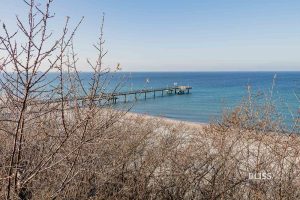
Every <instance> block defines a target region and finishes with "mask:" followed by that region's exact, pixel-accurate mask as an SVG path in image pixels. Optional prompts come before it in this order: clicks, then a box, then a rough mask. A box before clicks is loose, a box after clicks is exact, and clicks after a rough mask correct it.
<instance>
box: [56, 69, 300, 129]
mask: <svg viewBox="0 0 300 200" xmlns="http://www.w3.org/2000/svg"><path fill="white" fill-rule="evenodd" d="M275 74H276V79H275V87H274V90H273V94H274V95H273V101H274V102H275V104H276V107H277V109H278V111H279V113H281V114H282V116H283V118H284V120H285V121H286V122H287V123H288V124H291V122H292V121H293V117H292V116H296V115H297V114H298V110H299V106H300V102H299V101H298V100H297V98H296V96H295V94H298V95H299V96H300V72H278V73H275V72H134V73H129V72H122V73H116V74H114V78H113V79H112V81H111V82H110V85H109V87H106V88H108V89H107V90H106V92H109V90H110V89H109V88H113V87H114V86H115V85H116V84H117V83H120V80H123V81H122V84H121V85H122V87H121V88H119V91H122V90H123V91H128V90H135V89H144V88H147V89H149V88H161V87H166V86H173V85H174V82H176V83H177V85H189V86H192V87H193V89H192V90H191V92H190V94H185V95H170V96H168V95H165V96H164V97H161V96H160V93H159V92H158V93H156V98H153V94H148V95H147V100H145V99H144V95H141V96H140V97H139V100H138V101H134V99H133V98H132V99H129V100H131V101H130V102H128V103H126V104H124V103H123V102H124V99H123V97H120V99H118V101H119V103H118V105H117V106H123V105H128V106H131V105H133V107H132V109H131V111H132V112H137V113H143V114H149V115H154V116H163V117H167V118H171V119H177V120H185V121H191V122H200V123H206V122H209V121H210V120H212V119H215V118H218V117H219V116H220V114H221V113H222V111H223V110H225V109H232V108H234V107H235V106H237V105H239V103H240V102H241V101H242V99H243V97H246V96H247V87H248V85H249V86H251V88H252V90H253V92H254V93H255V92H261V93H267V94H269V93H270V90H271V88H272V82H273V78H274V75H275ZM52 75H53V74H52ZM80 76H81V78H82V80H83V82H84V86H85V87H88V86H89V84H88V80H89V78H90V77H91V73H86V72H84V73H83V72H82V73H81V74H80ZM147 80H148V81H147ZM132 97H134V96H133V95H132ZM127 100H128V97H127Z"/></svg>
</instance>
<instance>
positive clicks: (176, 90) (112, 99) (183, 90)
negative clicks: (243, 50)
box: [1, 86, 192, 108]
mask: <svg viewBox="0 0 300 200" xmlns="http://www.w3.org/2000/svg"><path fill="white" fill-rule="evenodd" d="M191 89H192V87H191V86H176V87H165V88H154V89H152V88H151V89H141V90H132V91H126V92H113V93H101V94H99V95H97V96H95V97H94V98H93V101H94V102H98V103H99V105H100V104H101V102H102V101H105V102H106V103H113V104H115V103H117V102H118V99H120V102H127V101H128V100H129V96H133V97H134V100H138V99H139V97H140V96H142V97H143V98H144V99H147V98H155V97H156V96H161V97H163V96H166V95H168V96H169V95H171V94H176V95H182V94H189V93H190V90H191ZM120 97H123V98H120ZM122 99H123V101H122ZM64 101H65V102H67V104H70V105H71V104H72V102H75V101H76V102H77V103H79V104H81V106H84V105H85V104H86V102H89V101H90V97H88V96H81V97H76V98H65V99H64ZM60 102H61V99H60V98H56V99H51V100H40V101H34V102H31V103H30V105H39V104H56V103H60ZM71 107H72V106H71ZM1 108H6V106H3V107H1Z"/></svg>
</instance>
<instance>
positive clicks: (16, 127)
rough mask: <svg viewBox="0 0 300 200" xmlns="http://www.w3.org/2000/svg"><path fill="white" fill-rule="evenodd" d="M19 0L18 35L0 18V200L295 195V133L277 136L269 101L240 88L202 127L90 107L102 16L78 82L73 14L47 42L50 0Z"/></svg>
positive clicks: (97, 79)
mask: <svg viewBox="0 0 300 200" xmlns="http://www.w3.org/2000/svg"><path fill="white" fill-rule="evenodd" d="M25 3H26V5H27V6H28V8H29V11H28V20H27V21H26V22H22V21H21V20H20V19H18V18H17V23H18V27H19V32H18V33H12V34H10V33H9V32H8V31H7V28H6V26H5V25H4V26H3V30H4V31H3V34H2V35H0V49H1V53H0V55H1V57H0V59H1V60H0V62H1V63H0V64H1V66H2V67H1V68H2V71H1V97H0V105H1V108H0V141H1V143H0V198H1V199H23V200H25V199H299V198H300V191H299V189H298V188H299V184H300V176H299V173H300V170H299V166H300V165H299V164H300V163H299V158H300V155H299V153H300V138H299V136H298V135H297V134H294V133H289V134H282V133H283V132H284V129H283V128H282V122H281V120H280V118H279V117H278V116H277V115H276V111H275V109H274V105H273V104H272V101H270V100H267V101H265V102H264V103H262V102H261V100H257V98H258V97H256V96H255V95H253V94H251V93H250V92H249V97H248V98H245V100H244V101H243V102H242V103H241V105H240V106H238V107H237V108H236V109H235V110H234V111H233V112H228V113H224V115H223V118H222V120H220V121H216V122H212V123H211V124H209V125H207V126H203V127H201V126H200V125H199V126H197V125H190V124H187V123H175V122H169V121H167V120H161V119H159V118H149V117H142V116H139V115H132V114H127V111H128V110H127V109H124V110H123V111H121V110H114V109H110V108H109V107H108V105H109V104H108V103H105V102H104V105H105V106H103V104H102V105H99V97H98V96H97V94H101V93H102V92H103V91H104V90H105V88H106V86H107V85H108V84H109V76H108V73H109V72H110V71H111V70H110V69H107V68H105V66H104V65H103V57H104V56H105V55H106V51H105V50H104V49H103V44H104V40H103V21H102V26H101V29H100V37H99V41H98V43H97V45H95V48H96V51H97V53H98V57H97V59H96V60H95V61H94V62H92V61H90V60H89V61H88V64H89V66H90V67H91V68H92V69H93V76H92V78H91V80H90V84H89V88H85V87H83V85H82V81H81V79H80V76H79V74H78V72H77V66H76V65H77V64H76V63H77V57H78V56H77V55H76V53H75V52H74V44H73V37H74V35H75V33H76V30H77V28H78V26H79V25H80V24H81V21H80V22H79V23H78V26H76V27H75V28H74V29H73V30H71V29H70V28H69V27H68V26H69V19H67V21H66V24H65V27H63V31H62V35H61V36H60V37H58V38H55V39H54V38H52V37H53V36H52V35H51V33H49V32H48V30H47V26H48V22H49V21H50V20H51V18H52V16H51V13H50V7H51V3H52V0H49V1H48V3H47V4H46V6H45V7H44V8H41V6H36V4H35V1H34V0H31V1H29V2H27V1H25ZM20 34H21V36H22V37H25V38H26V42H25V43H24V44H21V43H18V38H19V37H20ZM15 41H17V42H15ZM41 69H43V72H42V73H41V72H39V71H40V70H41ZM53 71H55V72H59V73H58V76H57V77H55V81H58V82H59V84H57V86H56V87H52V88H50V87H49V85H51V80H48V79H46V78H45V77H46V76H47V74H48V73H49V72H53ZM117 87H118V86H116V89H117ZM81 94H85V95H86V96H88V99H87V100H86V101H85V102H84V104H85V106H84V107H82V105H81V104H82V102H80V101H77V100H78V97H79V96H80V95H81ZM45 98H47V99H49V100H51V99H55V100H56V103H48V102H46V101H40V100H41V99H45ZM100 98H101V97H100ZM68 99H72V102H68ZM102 103H103V102H102ZM294 132H296V131H294ZM253 177H254V178H253Z"/></svg>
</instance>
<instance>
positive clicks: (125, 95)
mask: <svg viewBox="0 0 300 200" xmlns="http://www.w3.org/2000/svg"><path fill="white" fill-rule="evenodd" d="M124 96H125V100H124V102H125V103H126V100H127V96H126V94H125V95H124Z"/></svg>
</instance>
